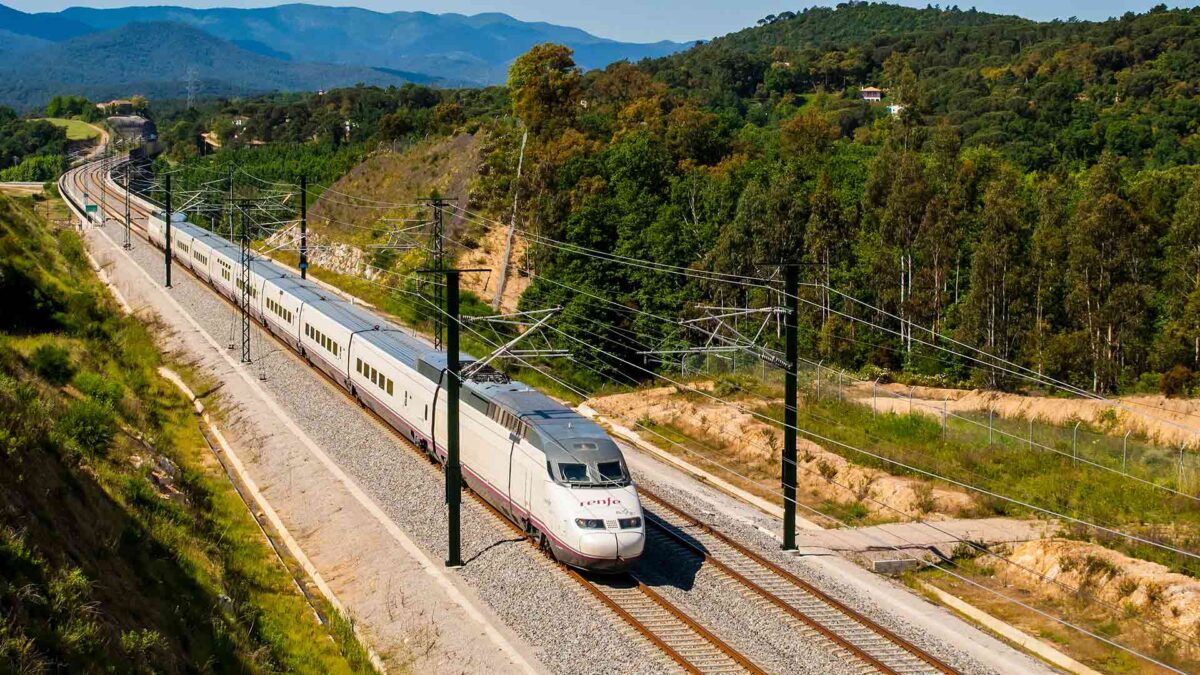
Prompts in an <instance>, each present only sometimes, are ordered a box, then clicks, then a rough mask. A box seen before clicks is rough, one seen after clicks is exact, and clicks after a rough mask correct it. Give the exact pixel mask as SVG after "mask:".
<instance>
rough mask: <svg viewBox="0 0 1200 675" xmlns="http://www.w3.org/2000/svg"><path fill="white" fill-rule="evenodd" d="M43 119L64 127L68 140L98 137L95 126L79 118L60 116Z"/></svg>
mask: <svg viewBox="0 0 1200 675" xmlns="http://www.w3.org/2000/svg"><path fill="white" fill-rule="evenodd" d="M44 119H45V120H46V121H47V122H49V123H51V124H53V125H54V126H56V127H63V128H65V129H66V130H67V140H69V141H90V140H92V139H93V138H99V137H100V131H99V130H98V129H97V128H96V127H94V126H92V125H90V124H88V123H87V122H84V121H81V120H68V119H64V118H62V117H46V118H44Z"/></svg>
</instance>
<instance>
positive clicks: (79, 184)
mask: <svg viewBox="0 0 1200 675" xmlns="http://www.w3.org/2000/svg"><path fill="white" fill-rule="evenodd" d="M89 169H90V165H88V167H87V168H81V169H79V170H77V171H75V172H74V173H72V174H71V180H72V182H73V186H74V187H75V189H76V192H77V194H79V195H82V194H83V193H85V192H86V193H88V194H94V191H88V185H89V183H88V178H86V177H85V176H84V172H85V171H88V170H89ZM90 177H91V180H92V181H93V182H92V183H91V185H95V181H101V187H100V189H102V190H104V191H105V192H107V193H108V196H110V197H112V198H113V199H114V200H116V199H119V200H120V202H119V206H120V209H119V210H118V212H119V215H120V216H121V217H123V215H124V198H125V196H124V194H123V193H121V191H119V190H116V189H114V188H112V187H110V186H109V185H108V184H107V182H105V181H103V180H102V176H100V172H99V171H91V172H90ZM113 210H117V209H116V207H115V206H114V207H113V208H111V209H110V212H111V211H113ZM130 211H131V214H134V215H136V216H137V218H131V221H133V222H132V223H131V228H132V229H133V231H135V232H137V234H138V235H139V236H141V237H143V238H145V235H146V231H145V228H144V227H142V226H140V225H138V224H136V221H137V219H138V218H141V219H145V218H148V217H149V215H150V213H149V210H148V209H146V208H144V207H142V206H140V205H137V206H135V202H133V201H131V202H130ZM185 269H186V268H185ZM187 271H188V272H189V274H190V273H191V270H187ZM193 276H194V275H193ZM217 296H218V297H220V298H221V299H222V300H224V301H225V302H226V303H227V304H229V305H230V306H233V303H232V302H231V301H230V300H229V299H228V298H225V297H224V296H222V295H220V294H217ZM268 334H269V335H271V334H270V333H269V332H268ZM271 337H272V338H273V339H275V341H276V342H278V343H279V344H280V345H281V346H283V347H286V345H285V344H284V343H283V342H282V341H280V340H279V339H278V338H277V337H276V336H274V335H271ZM282 351H285V352H287V353H288V354H291V355H292V356H293V357H295V355H294V354H293V353H292V352H291V350H290V349H283V350H282ZM297 358H298V357H297ZM313 370H314V371H315V372H317V373H318V374H319V375H320V376H321V377H322V379H324V380H325V381H326V382H327V383H329V384H330V385H331V386H332V387H333V389H335V390H336V391H338V392H339V393H340V394H342V395H343V396H345V397H346V399H347V400H348V401H350V402H352V403H355V404H356V405H358V404H357V402H356V401H355V400H354V398H353V397H352V396H351V395H350V394H349V392H347V391H346V390H345V389H344V388H342V387H341V386H338V385H337V383H336V382H334V381H333V380H332V379H331V378H330V377H329V376H328V375H326V374H325V373H324V372H322V371H320V370H318V369H316V368H315V367H313ZM358 407H360V408H361V409H362V410H363V411H364V412H366V413H367V414H368V415H369V416H370V417H371V418H372V419H374V420H375V421H376V422H377V423H379V424H381V425H382V426H383V427H384V428H385V429H387V430H389V431H391V432H393V435H394V436H395V437H396V438H398V439H400V440H401V441H402V442H403V444H404V446H405V447H407V448H408V449H409V450H411V451H413V452H414V453H416V454H418V455H420V456H422V457H425V458H427V459H428V455H427V454H426V453H425V452H424V451H423V450H421V449H420V448H419V447H417V446H416V445H414V444H413V443H412V442H411V441H410V440H409V439H408V438H406V437H405V436H403V435H402V434H400V433H398V432H395V430H394V429H393V428H392V427H391V425H389V424H387V422H386V421H385V420H384V419H383V418H381V417H380V416H379V415H377V414H376V413H375V412H373V411H371V410H370V409H368V408H365V407H362V406H361V405H358ZM430 465H431V468H432V467H433V466H434V462H432V461H430ZM467 492H468V494H470V495H471V497H472V498H473V499H474V500H475V501H476V503H478V504H479V505H481V506H482V507H484V509H486V510H487V511H488V512H489V513H490V514H491V515H492V516H493V517H494V518H495V519H496V520H497V521H498V522H499V523H501V524H503V525H505V526H507V527H508V528H509V529H511V530H512V531H514V532H516V533H519V534H521V535H524V532H523V531H522V530H521V529H520V528H519V527H518V526H517V525H516V524H515V523H513V522H512V521H511V520H509V519H508V518H507V517H505V516H504V515H503V514H502V513H500V511H498V510H497V509H495V508H494V507H493V506H492V505H491V504H490V503H488V502H487V501H486V500H484V499H483V498H481V497H480V496H479V495H477V494H475V493H474V492H472V491H470V489H469V488H468V490H467ZM530 545H534V544H533V542H532V541H531V542H530ZM543 553H545V555H546V561H547V562H548V563H550V564H553V565H555V566H557V567H559V568H561V569H562V570H563V571H564V573H566V574H567V575H568V576H569V577H570V578H571V579H573V580H574V581H576V582H577V583H578V584H579V585H580V586H581V587H582V588H583V589H584V590H586V591H587V592H588V593H589V594H590V595H591V596H592V597H593V598H595V599H596V601H597V602H599V603H600V604H601V605H603V606H604V607H606V608H607V609H608V610H610V611H611V612H612V613H613V614H615V615H616V616H617V617H619V618H620V619H621V620H623V621H624V622H625V623H626V624H628V625H629V627H630V628H631V629H632V630H633V631H634V632H635V634H637V635H639V636H640V637H641V638H643V639H644V640H646V641H647V642H648V643H649V644H650V645H652V646H653V647H654V648H657V649H658V650H659V651H660V652H662V653H663V654H664V656H665V657H667V658H668V659H669V660H670V661H673V662H674V663H675V664H676V665H678V666H679V669H680V670H681V671H682V672H687V673H702V674H706V675H707V674H710V673H711V674H718V673H750V674H753V675H762V674H763V673H764V671H763V670H761V669H760V668H758V667H757V666H755V665H754V664H753V663H751V662H750V661H749V659H747V658H746V657H744V656H743V655H741V654H740V653H739V652H737V651H736V650H735V649H733V648H732V647H730V646H729V645H727V644H726V643H724V642H723V641H721V640H720V639H719V638H717V637H716V636H715V635H713V634H712V633H710V632H709V631H708V630H706V629H705V628H704V627H703V626H701V625H700V624H698V623H697V622H696V621H695V620H693V619H692V618H691V617H689V616H688V615H687V614H686V613H685V612H683V610H681V609H680V608H678V607H677V606H675V605H674V604H672V603H671V602H670V601H668V600H666V599H665V598H663V597H662V596H661V595H659V594H658V593H656V592H655V591H654V590H653V589H651V588H650V587H649V586H646V585H645V584H643V583H641V582H639V581H637V580H636V579H634V578H633V577H631V576H621V577H594V576H590V575H585V574H582V573H580V572H579V571H577V570H575V569H572V568H570V567H567V566H565V565H562V564H560V563H558V562H557V561H554V560H553V559H552V558H551V557H550V556H549V554H548V553H546V552H545V551H543Z"/></svg>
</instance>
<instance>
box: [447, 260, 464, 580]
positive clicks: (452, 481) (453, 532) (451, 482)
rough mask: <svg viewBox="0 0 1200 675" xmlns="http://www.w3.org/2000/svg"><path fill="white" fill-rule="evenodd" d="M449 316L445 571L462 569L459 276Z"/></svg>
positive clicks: (452, 280)
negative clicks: (448, 568) (446, 549)
mask: <svg viewBox="0 0 1200 675" xmlns="http://www.w3.org/2000/svg"><path fill="white" fill-rule="evenodd" d="M446 315H447V316H449V317H450V322H449V323H450V326H449V328H450V331H449V334H448V335H447V337H448V338H450V339H449V341H448V343H447V344H446V399H447V402H448V405H447V406H446V407H447V412H446V423H447V427H446V507H447V510H448V513H447V517H448V518H449V519H450V528H449V542H448V544H449V548H448V551H447V554H446V567H462V551H461V546H460V541H459V539H460V536H461V533H460V530H459V528H460V523H459V518H460V515H459V503H460V502H461V500H462V467H461V466H460V465H459V459H458V450H459V448H458V443H459V438H458V386H459V381H458V378H459V377H460V376H461V374H462V368H461V364H459V362H458V272H457V271H447V272H446Z"/></svg>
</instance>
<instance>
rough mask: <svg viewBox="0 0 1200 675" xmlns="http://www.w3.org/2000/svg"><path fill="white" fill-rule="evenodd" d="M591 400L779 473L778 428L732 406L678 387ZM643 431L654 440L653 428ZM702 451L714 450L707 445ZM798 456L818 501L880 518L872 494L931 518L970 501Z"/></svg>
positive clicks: (885, 512) (813, 447) (821, 454)
mask: <svg viewBox="0 0 1200 675" xmlns="http://www.w3.org/2000/svg"><path fill="white" fill-rule="evenodd" d="M588 405H589V406H591V407H592V408H593V409H594V410H596V411H597V412H600V413H601V414H603V415H605V416H608V417H612V418H613V419H617V420H619V421H621V423H623V424H625V425H627V426H630V427H634V428H636V424H637V423H639V422H641V423H645V422H651V423H653V424H658V425H663V426H670V427H674V428H675V429H679V430H680V431H682V432H683V433H685V434H687V435H688V436H689V437H691V438H695V439H698V440H700V441H701V442H703V443H704V444H706V445H709V446H712V447H713V448H715V449H717V451H718V452H720V453H721V456H720V457H717V458H713V459H715V460H716V461H718V462H720V463H722V464H725V465H727V466H730V467H731V468H735V469H737V470H739V473H743V475H746V476H750V477H762V478H768V477H769V478H771V479H772V480H776V481H777V480H778V477H779V467H780V459H779V457H780V450H781V449H782V447H783V432H782V431H781V430H780V429H777V428H775V427H772V426H770V425H768V424H766V423H764V422H763V421H761V419H759V418H757V417H755V416H754V415H751V414H749V413H747V412H744V411H742V410H740V409H738V408H737V407H735V406H731V405H728V404H723V403H717V402H714V401H711V400H707V399H702V398H699V397H695V396H688V395H686V394H683V393H681V392H680V391H679V390H678V389H677V388H676V387H662V388H658V389H643V390H639V391H635V392H631V393H627V394H615V395H612V396H601V397H599V398H595V399H592V400H590V401H588ZM747 407H748V406H747ZM644 436H645V437H646V438H647V439H648V440H654V436H653V435H651V434H644ZM700 450H701V451H702V452H704V454H709V455H711V454H713V453H712V451H711V450H707V449H704V448H701V449H700ZM799 455H800V456H799V461H800V464H799V466H798V470H797V472H796V473H797V488H798V490H799V491H800V493H801V494H802V495H803V494H807V495H808V496H809V497H812V498H815V499H816V500H817V501H822V500H826V499H828V500H832V501H835V502H840V503H854V502H859V501H861V502H862V503H863V505H864V506H865V507H866V508H867V509H868V510H869V511H870V512H872V513H877V514H878V515H880V516H882V517H887V518H895V517H896V516H897V515H898V514H896V513H895V512H894V511H891V510H890V509H888V508H886V507H885V506H882V505H880V504H878V503H876V502H875V501H872V500H878V501H879V502H882V503H883V504H885V505H886V506H887V507H891V508H894V509H897V510H899V511H901V512H903V513H904V514H905V515H908V516H924V517H926V518H929V519H932V520H938V519H944V518H951V517H958V516H960V515H962V514H964V513H966V512H969V511H971V510H972V508H973V507H974V506H975V502H974V500H973V499H972V498H971V497H970V496H969V495H967V494H965V493H962V492H956V491H952V490H945V489H942V488H938V487H933V486H931V485H930V484H928V483H926V482H924V481H920V480H915V479H910V478H901V477H897V476H892V475H890V474H887V473H884V472H882V471H878V470H875V469H870V468H865V467H860V466H856V465H853V464H851V463H850V462H847V461H846V460H845V459H843V458H842V457H841V456H839V455H837V454H834V453H832V452H829V451H828V450H825V449H824V448H822V447H821V446H819V445H817V444H815V443H812V442H809V441H806V440H803V439H801V440H800V442H799ZM835 483H836V484H835Z"/></svg>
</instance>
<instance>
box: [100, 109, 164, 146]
mask: <svg viewBox="0 0 1200 675" xmlns="http://www.w3.org/2000/svg"><path fill="white" fill-rule="evenodd" d="M108 126H109V128H111V129H112V130H113V131H115V132H116V133H117V135H118V136H120V137H121V138H122V139H125V140H126V141H135V142H137V141H140V142H143V143H151V142H153V141H156V140H158V127H156V126H155V125H154V122H151V121H150V120H148V119H146V118H145V117H142V116H141V115H117V116H114V117H109V118H108Z"/></svg>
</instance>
